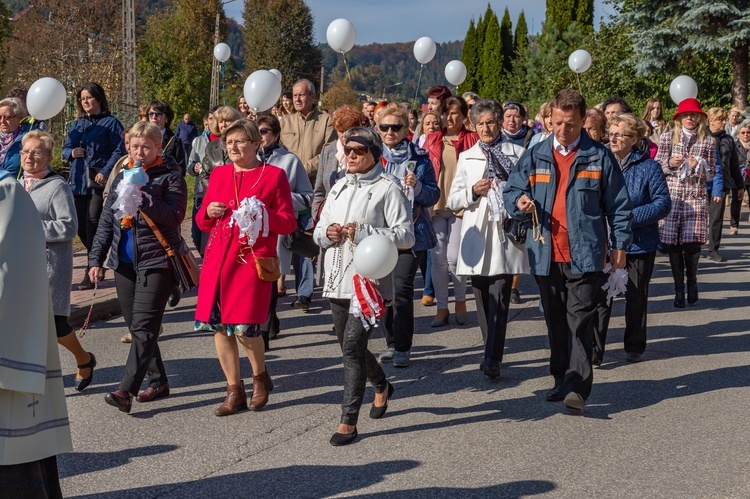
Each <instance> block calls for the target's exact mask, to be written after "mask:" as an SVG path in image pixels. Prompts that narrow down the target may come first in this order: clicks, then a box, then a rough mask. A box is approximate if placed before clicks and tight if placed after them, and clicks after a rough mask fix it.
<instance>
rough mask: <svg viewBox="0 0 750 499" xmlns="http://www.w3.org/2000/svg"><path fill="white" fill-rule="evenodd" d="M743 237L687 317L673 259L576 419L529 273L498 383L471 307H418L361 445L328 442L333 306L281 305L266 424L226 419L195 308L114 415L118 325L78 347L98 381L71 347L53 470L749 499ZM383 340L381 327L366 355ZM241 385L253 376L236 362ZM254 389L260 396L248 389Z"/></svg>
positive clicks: (98, 486)
mask: <svg viewBox="0 0 750 499" xmlns="http://www.w3.org/2000/svg"><path fill="white" fill-rule="evenodd" d="M746 234H748V232H747V231H745V232H744V234H741V235H740V236H735V237H729V236H725V239H724V245H723V248H724V249H723V253H724V255H725V256H726V257H727V258H728V260H729V261H728V262H727V263H724V264H717V263H711V262H708V261H707V260H705V259H701V264H700V270H699V286H700V301H699V302H698V304H697V305H696V306H694V307H689V308H686V309H684V310H678V309H675V308H673V306H672V298H673V294H672V286H671V284H670V283H671V277H670V274H669V267H668V263H667V260H666V258H665V257H658V258H657V264H656V271H655V277H654V281H653V282H652V285H651V296H652V298H651V300H650V317H649V339H650V340H649V347H648V351H647V353H646V355H645V358H646V359H647V361H645V362H642V363H640V364H628V363H627V362H625V361H624V352H623V350H622V329H623V326H624V322H623V317H622V316H623V310H624V306H623V305H624V304H623V301H622V300H621V299H620V300H616V302H615V311H614V313H613V319H612V324H611V328H610V337H609V351H608V355H607V357H606V358H605V363H604V365H603V367H602V368H601V369H598V370H596V371H595V374H594V389H593V393H592V395H591V397H590V399H589V401H588V405H587V407H586V409H585V411H584V416H582V417H576V416H569V415H566V414H565V413H564V411H563V405H562V403H549V402H546V401H545V400H544V392H545V391H546V390H547V389H548V388H549V387H550V385H551V382H552V380H551V378H550V376H549V374H548V365H547V360H548V355H549V352H548V349H547V339H546V329H545V326H544V322H543V320H542V318H541V314H540V313H539V310H538V307H537V305H538V302H537V294H536V285H535V283H534V281H533V279H532V278H530V277H528V276H526V277H524V278H523V281H522V285H521V292H522V294H523V295H524V298H525V300H526V301H525V303H524V304H522V305H518V306H513V307H512V310H511V316H512V319H511V323H510V325H509V330H508V340H507V343H506V351H505V358H504V360H503V364H502V371H501V378H500V379H499V380H498V381H490V380H488V379H486V378H485V377H484V376H483V375H482V374H481V372H480V371H479V369H478V364H479V362H480V360H481V351H482V349H481V334H480V333H479V329H478V327H477V326H476V324H477V322H476V316H475V314H474V313H473V310H474V303H473V301H472V302H470V310H471V311H472V313H471V314H470V315H469V319H470V320H469V322H468V324H467V326H465V327H459V326H451V327H446V328H441V329H431V328H430V327H429V322H430V319H431V317H432V314H433V313H434V308H433V309H427V308H424V307H422V306H421V304H417V306H416V312H417V315H418V318H417V321H416V326H415V327H416V335H415V340H414V345H415V346H414V349H413V363H412V365H411V367H409V368H406V369H396V368H393V367H392V366H390V365H387V366H386V367H385V370H386V373H387V374H388V375H389V379H390V381H391V382H392V383H393V384H394V385H395V387H396V391H395V394H394V396H393V398H392V399H391V402H390V405H389V410H388V413H387V415H386V417H385V418H383V419H381V420H370V419H369V418H368V417H367V414H368V412H369V407H370V404H371V403H372V398H373V392H372V389H371V388H368V391H367V394H366V396H365V405H364V406H363V410H362V417H361V418H360V421H359V425H358V430H359V433H360V435H361V436H360V437H359V439H358V441H357V442H356V443H355V444H354V445H351V446H348V447H342V448H334V447H332V446H330V445H329V444H328V439H329V438H330V436H331V434H332V433H333V432H334V431H335V430H336V426H337V423H338V418H339V403H340V401H341V394H342V377H343V376H342V368H341V358H340V351H339V349H338V345H337V344H336V341H335V337H334V336H333V335H332V334H331V319H330V312H329V311H328V309H327V306H326V303H325V301H324V300H322V299H319V298H317V299H316V300H314V305H315V307H316V308H314V309H312V310H311V312H310V313H307V314H302V313H300V312H299V311H296V310H294V309H292V308H291V307H289V306H288V303H289V302H290V298H285V299H283V300H281V301H280V304H279V310H280V311H281V317H282V328H283V332H282V335H281V336H280V337H279V339H277V340H275V341H274V342H272V350H271V351H270V352H269V353H268V356H267V358H268V372H269V374H270V375H271V376H272V378H273V380H274V383H275V385H276V388H275V390H274V391H273V393H272V394H271V399H270V403H269V404H268V406H267V407H266V408H265V409H264V410H263V411H261V412H257V413H250V412H244V413H239V414H237V415H234V416H230V417H225V418H217V417H215V416H214V415H213V410H214V408H215V407H216V406H217V405H218V404H219V403H221V401H222V400H223V398H224V394H225V380H224V378H223V375H222V372H221V369H220V367H219V363H218V361H217V360H216V357H215V353H214V348H213V341H212V338H211V337H210V336H208V335H206V334H205V333H196V332H193V331H192V319H193V309H194V304H195V298H194V297H192V298H191V297H188V298H185V299H183V301H182V302H181V303H180V305H179V306H178V307H177V308H176V309H170V310H168V313H167V317H166V319H165V324H164V328H165V333H164V335H163V337H162V339H161V342H160V345H161V349H162V353H163V357H164V359H165V364H166V368H167V371H168V374H169V377H170V386H171V392H172V394H171V396H170V397H168V398H166V399H163V400H159V401H156V402H152V403H148V404H138V403H134V404H135V406H134V408H133V411H132V413H131V414H130V415H125V414H123V413H120V412H119V411H117V410H116V409H115V408H113V407H110V406H108V405H106V403H105V402H104V394H105V393H106V392H108V391H111V390H114V389H116V387H117V384H118V383H119V381H120V377H121V375H122V365H123V363H124V361H125V358H126V356H127V352H128V348H129V347H128V346H127V345H123V344H121V343H120V342H119V338H120V336H121V335H122V333H123V332H124V323H123V321H122V318H121V317H115V318H112V319H111V320H109V321H106V322H99V323H96V324H95V325H94V327H93V329H92V330H91V331H90V332H89V333H88V335H87V336H86V337H85V338H84V339H83V343H84V346H85V347H86V348H87V349H89V350H91V351H93V352H95V353H96V356H97V359H98V361H99V366H98V367H97V369H96V374H95V379H94V383H93V385H92V386H91V387H90V388H89V389H87V390H86V391H85V392H83V393H81V394H79V393H77V392H75V391H74V390H73V389H72V384H73V374H72V373H74V367H75V366H74V360H73V358H72V356H70V355H69V354H68V353H67V352H66V351H64V350H61V358H62V363H63V371H64V372H67V373H70V374H69V375H68V376H67V377H66V380H65V381H66V386H67V387H68V388H66V393H67V395H68V397H67V402H68V410H69V413H70V419H71V426H72V431H73V442H74V447H75V452H73V453H71V454H66V455H62V456H59V465H60V473H61V477H62V484H63V492H64V494H65V496H66V497H170V498H186V497H190V498H192V497H222V498H229V497H250V496H253V497H348V496H359V497H417V498H421V497H424V498H430V499H434V498H436V497H503V498H505V497H508V498H512V497H530V496H543V497H586V496H589V497H591V496H599V497H743V498H744V497H750V480H748V469H750V452H749V451H748V449H750V430H749V428H750V426H749V425H748V423H747V420H748V414H749V413H750V353H749V352H748V350H749V349H750V335H749V334H748V325H747V324H748V323H747V319H748V308H747V304H748V297H749V296H750V285H749V284H748V281H749V280H750V279H749V277H750V261H749V260H748V257H749V256H750V255H749V254H748V251H746V250H745V249H744V248H746V247H747V246H748V242H750V241H749V239H750V238H748V237H747V235H746ZM384 346H385V343H384V340H383V336H382V331H380V330H377V331H376V332H375V333H374V335H373V338H372V340H371V341H370V348H371V350H372V351H373V352H375V353H378V352H380V351H381V350H382V349H383V348H384ZM242 369H243V375H244V378H245V380H246V382H247V383H248V384H249V383H250V369H249V364H248V362H247V360H246V359H244V358H243V360H242ZM248 391H249V386H248Z"/></svg>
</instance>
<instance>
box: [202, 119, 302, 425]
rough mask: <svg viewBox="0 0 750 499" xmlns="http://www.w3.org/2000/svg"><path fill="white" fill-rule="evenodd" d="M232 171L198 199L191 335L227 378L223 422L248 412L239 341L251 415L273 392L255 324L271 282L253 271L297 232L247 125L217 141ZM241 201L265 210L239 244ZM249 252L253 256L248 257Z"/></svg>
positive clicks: (285, 189) (282, 190)
mask: <svg viewBox="0 0 750 499" xmlns="http://www.w3.org/2000/svg"><path fill="white" fill-rule="evenodd" d="M221 139H222V141H223V142H224V144H225V145H226V147H227V153H228V155H229V159H230V160H231V161H232V164H229V165H223V166H219V167H217V168H216V169H214V171H213V172H212V173H211V182H210V183H209V184H208V190H207V192H206V195H205V197H204V199H203V204H202V205H201V207H200V209H199V210H198V213H197V214H196V217H195V218H196V223H197V224H198V227H200V229H201V230H202V231H204V232H208V233H209V236H208V244H207V245H206V251H205V254H204V257H203V267H202V269H201V282H200V286H199V288H198V305H197V307H196V311H195V318H196V323H195V329H196V330H199V331H210V332H213V333H214V342H215V345H216V353H217V355H218V357H219V362H220V363H221V368H222V370H223V371H224V375H225V376H226V378H227V397H226V399H225V400H224V402H223V403H222V404H221V405H220V406H219V407H218V408H217V409H216V410H215V411H214V413H215V414H216V415H217V416H228V415H230V414H234V413H235V412H237V411H238V410H240V409H246V408H248V404H247V395H246V394H245V385H244V382H243V381H242V380H241V379H240V358H239V348H238V347H237V341H239V342H240V344H241V345H242V349H243V350H244V351H245V354H246V355H247V357H248V358H249V359H250V364H251V365H252V368H253V390H252V396H251V399H250V406H249V408H250V410H254V411H257V410H259V409H260V408H262V407H263V406H264V405H266V403H267V402H268V392H270V391H271V390H272V389H273V383H272V382H271V378H270V377H269V376H268V373H267V372H266V365H265V351H264V347H263V338H262V337H261V334H260V324H262V323H263V322H265V320H266V316H267V315H268V304H269V303H270V302H271V285H272V281H263V280H261V279H260V278H259V277H258V274H257V271H256V264H255V257H258V258H262V257H275V256H276V242H277V239H278V235H284V234H289V233H291V232H293V231H294V229H295V228H296V227H297V220H296V218H295V216H294V208H293V206H292V193H291V190H290V188H289V182H287V179H286V174H285V173H284V170H282V169H281V168H277V167H275V166H272V165H268V164H265V163H261V162H260V161H259V160H258V158H257V153H258V148H259V147H260V144H261V136H260V132H259V131H258V127H257V125H256V124H255V123H254V122H252V121H250V120H244V119H243V120H238V121H235V122H234V123H232V124H231V125H229V126H228V127H227V128H226V129H225V130H224V131H223V133H222V137H221ZM246 198H255V199H257V200H258V201H260V202H261V203H262V205H263V206H262V209H261V210H260V211H261V212H262V217H261V218H259V219H258V223H257V226H256V227H255V231H254V230H253V228H252V227H251V228H250V230H249V231H248V232H245V233H243V236H242V238H241V237H240V229H241V228H245V224H243V223H242V222H238V221H234V220H233V217H232V215H233V214H234V212H235V210H237V209H238V207H239V206H240V203H242V201H243V200H244V199H246ZM251 245H252V252H251V251H250V248H251Z"/></svg>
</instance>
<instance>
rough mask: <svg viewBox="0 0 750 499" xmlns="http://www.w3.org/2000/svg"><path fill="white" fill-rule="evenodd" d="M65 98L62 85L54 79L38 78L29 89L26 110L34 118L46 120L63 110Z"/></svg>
mask: <svg viewBox="0 0 750 499" xmlns="http://www.w3.org/2000/svg"><path fill="white" fill-rule="evenodd" d="M67 97H68V96H67V93H66V92H65V87H64V86H63V84H62V83H60V82H59V81H57V80H56V79H54V78H49V77H47V78H40V79H39V80H37V81H35V82H34V83H33V84H32V85H31V88H29V93H28V94H27V96H26V109H27V111H28V112H29V114H30V115H31V116H33V117H34V118H36V119H38V120H40V121H44V120H48V119H50V118H53V117H54V116H56V115H57V113H59V112H60V111H62V110H63V108H64V107H65V101H66V100H67Z"/></svg>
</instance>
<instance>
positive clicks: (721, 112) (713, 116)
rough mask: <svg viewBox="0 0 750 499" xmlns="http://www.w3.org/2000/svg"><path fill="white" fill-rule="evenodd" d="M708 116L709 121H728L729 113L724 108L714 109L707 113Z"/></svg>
mask: <svg viewBox="0 0 750 499" xmlns="http://www.w3.org/2000/svg"><path fill="white" fill-rule="evenodd" d="M706 114H707V115H708V121H714V120H722V119H723V120H725V119H727V112H726V110H725V109H724V108H723V107H712V108H711V109H709V110H708V111H706Z"/></svg>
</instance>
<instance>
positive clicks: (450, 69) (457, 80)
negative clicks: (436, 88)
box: [445, 61, 466, 85]
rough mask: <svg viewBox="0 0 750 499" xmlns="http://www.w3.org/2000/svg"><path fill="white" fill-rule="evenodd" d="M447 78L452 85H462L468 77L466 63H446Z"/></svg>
mask: <svg viewBox="0 0 750 499" xmlns="http://www.w3.org/2000/svg"><path fill="white" fill-rule="evenodd" d="M445 79H446V80H448V82H449V83H450V84H451V85H460V84H462V83H463V82H464V80H465V79H466V65H465V64H464V63H463V62H461V61H451V62H449V63H448V64H446V65H445Z"/></svg>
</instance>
